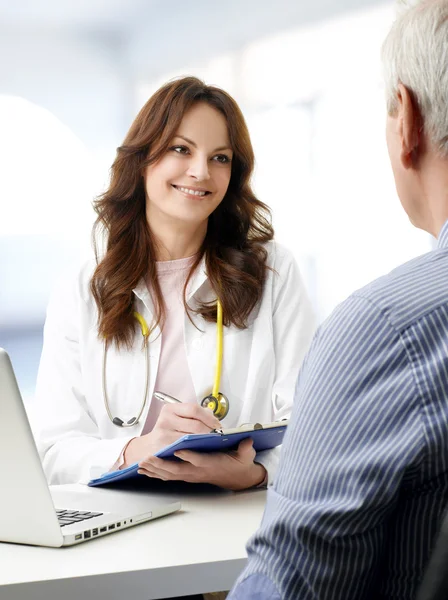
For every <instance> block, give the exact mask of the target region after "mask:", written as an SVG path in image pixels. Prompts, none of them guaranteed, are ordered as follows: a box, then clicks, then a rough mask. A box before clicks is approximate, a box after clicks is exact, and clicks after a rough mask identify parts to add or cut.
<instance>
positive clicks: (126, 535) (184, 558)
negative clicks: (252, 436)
mask: <svg viewBox="0 0 448 600" xmlns="http://www.w3.org/2000/svg"><path fill="white" fill-rule="evenodd" d="M65 487H66V489H72V488H73V489H76V486H65ZM96 491H97V493H98V494H104V493H107V490H104V489H101V488H96ZM165 492H166V488H165V489H163V493H162V491H161V490H159V491H158V493H160V494H162V495H163V494H164V493H165ZM169 492H170V494H173V495H174V496H175V497H177V498H179V499H180V501H181V503H182V510H181V511H180V512H178V513H174V514H171V515H168V516H166V517H162V518H161V519H156V520H154V521H150V522H148V523H144V524H142V525H137V526H136V527H132V528H130V529H127V530H124V531H120V532H117V533H114V534H111V535H108V536H105V537H103V538H98V539H95V540H92V541H89V542H86V543H83V544H80V545H78V546H72V547H68V548H40V547H34V546H22V545H18V544H1V543H0V599H1V600H75V599H76V600H79V599H80V598H84V599H86V600H91V599H92V600H103V599H104V600H106V599H108V600H115V599H117V600H153V599H155V598H169V597H171V596H180V595H183V594H186V595H187V594H196V593H201V592H212V591H221V590H228V589H230V588H231V587H232V584H233V582H234V581H235V579H236V577H237V575H238V574H239V572H240V571H241V569H242V568H243V566H244V564H245V562H246V552H245V544H246V542H247V540H248V538H249V537H250V536H251V535H252V533H254V531H255V530H256V529H257V527H258V525H259V523H260V520H261V517H262V514H263V509H264V504H265V500H266V492H265V491H264V490H250V491H246V492H240V493H237V494H234V493H230V492H221V491H219V490H217V489H209V488H207V489H205V490H204V489H203V488H201V489H199V488H187V489H186V488H185V486H184V487H182V488H175V489H174V490H172V489H170V490H169ZM136 493H137V494H139V498H141V500H142V502H143V503H144V502H145V494H146V495H147V493H148V492H145V491H137V492H135V491H131V492H130V491H128V490H127V489H124V490H120V494H123V496H122V498H124V499H125V498H126V495H127V494H133V497H134V498H135V494H136ZM30 501H31V502H32V498H30ZM146 502H147V499H146ZM36 518H38V516H37V515H36Z"/></svg>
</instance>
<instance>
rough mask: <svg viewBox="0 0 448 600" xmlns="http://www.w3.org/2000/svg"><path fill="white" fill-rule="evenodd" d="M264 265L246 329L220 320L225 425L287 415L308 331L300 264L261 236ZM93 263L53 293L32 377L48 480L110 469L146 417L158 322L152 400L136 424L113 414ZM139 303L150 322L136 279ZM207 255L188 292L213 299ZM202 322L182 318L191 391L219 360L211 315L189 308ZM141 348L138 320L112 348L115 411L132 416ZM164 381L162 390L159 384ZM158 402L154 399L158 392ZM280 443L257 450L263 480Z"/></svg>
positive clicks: (207, 385) (141, 370) (310, 323)
mask: <svg viewBox="0 0 448 600" xmlns="http://www.w3.org/2000/svg"><path fill="white" fill-rule="evenodd" d="M267 250H268V261H267V264H268V265H269V266H271V267H273V269H274V272H272V271H269V272H268V275H267V280H266V284H265V288H264V293H263V298H262V301H261V303H260V304H259V305H258V306H257V307H256V308H255V309H254V311H253V313H252V314H251V316H250V320H249V322H250V325H249V327H248V329H245V330H238V329H237V328H235V327H233V326H231V327H228V328H224V349H223V353H224V356H223V367H222V378H221V391H222V392H223V393H224V394H226V395H227V397H228V399H229V403H230V410H229V413H228V415H227V416H226V417H225V419H224V420H223V421H222V425H223V427H236V426H238V425H240V424H242V423H250V422H261V423H263V422H269V421H273V420H277V419H281V418H284V417H288V416H289V415H290V412H291V406H292V402H293V396H294V387H295V382H296V378H297V375H298V371H299V367H300V365H301V363H302V360H303V357H304V355H305V352H306V350H307V349H308V346H309V345H310V342H311V338H312V335H313V333H314V329H315V324H314V317H313V312H312V309H311V305H310V302H309V300H308V296H307V294H306V291H305V288H304V285H303V282H302V279H301V276H300V274H299V270H298V267H297V264H296V262H295V260H294V258H293V257H292V255H291V254H290V252H289V251H287V250H286V249H285V248H283V247H282V246H280V245H278V244H277V243H275V242H269V243H268V244H267ZM93 269H94V263H93V261H90V262H89V263H87V264H86V265H85V266H84V267H83V268H82V269H81V271H80V272H79V273H78V274H76V276H75V277H67V278H65V279H66V280H65V281H64V282H62V284H61V285H59V286H58V287H57V289H56V290H55V292H54V293H53V295H52V298H51V300H50V303H49V306H48V311H47V319H46V323H45V328H44V347H43V351H42V357H41V362H40V367H39V373H38V378H37V387H36V417H35V418H36V419H37V420H35V421H34V423H33V427H34V429H35V434H36V438H37V443H38V448H39V452H40V455H41V459H42V462H43V465H44V469H45V472H46V475H47V478H48V480H49V482H50V483H52V484H62V483H73V482H83V483H86V482H87V481H88V480H89V479H91V478H92V477H97V476H99V475H100V474H102V473H104V472H106V471H108V470H109V469H110V468H111V467H112V466H113V464H114V463H115V461H116V460H117V458H118V457H119V455H120V453H121V451H122V449H123V447H124V445H125V444H126V443H127V442H128V441H129V440H130V439H131V438H133V437H135V436H138V435H140V433H141V431H142V429H143V425H144V423H145V421H146V416H147V414H148V410H149V405H150V402H151V398H152V394H153V391H154V384H155V379H156V374H157V368H158V363H159V356H160V347H161V336H160V330H158V329H157V330H156V331H155V332H154V333H153V334H152V335H151V338H150V346H149V363H150V364H149V372H150V379H149V391H148V401H147V404H146V407H145V411H144V412H143V415H142V417H141V419H140V422H139V423H138V424H137V425H136V426H134V427H132V428H121V427H117V426H116V425H114V424H113V423H111V421H110V420H109V417H108V416H107V414H106V410H105V407H104V402H103V392H102V358H103V343H102V341H101V340H100V339H99V338H98V335H97V309H96V305H95V302H94V300H93V297H92V295H91V293H90V290H89V283H90V278H91V276H92V273H93ZM134 294H135V309H136V310H137V311H138V312H140V313H141V314H142V315H143V316H144V318H145V319H146V321H147V322H148V324H149V323H151V321H152V314H153V313H152V311H153V304H152V301H151V296H150V294H149V292H148V289H147V287H146V284H145V283H144V282H143V281H142V282H141V283H140V284H139V285H138V287H137V288H136V289H135V290H134ZM213 298H214V296H213V292H212V290H211V286H210V284H209V281H208V279H207V275H206V272H205V262H204V261H203V262H202V264H200V265H199V267H198V269H197V270H196V274H195V275H194V276H193V278H192V280H191V282H190V285H189V288H188V291H187V299H188V302H189V304H190V306H195V302H196V301H197V300H199V299H208V300H211V299H213ZM193 319H194V321H195V323H196V324H197V326H198V328H199V329H196V327H194V325H193V324H192V323H191V322H190V320H189V319H188V317H187V315H185V319H184V340H185V350H186V354H187V360H188V365H189V368H190V372H191V376H192V380H193V385H194V388H195V390H196V394H197V398H198V400H199V401H200V400H201V399H202V398H203V397H204V396H206V395H207V394H209V393H211V389H212V385H213V376H214V368H215V348H216V324H215V323H205V322H204V321H203V320H202V318H201V317H198V316H193ZM144 360H145V354H144V352H143V351H142V336H141V333H140V328H139V327H136V337H135V343H134V346H133V348H132V350H131V351H129V350H125V349H123V350H120V351H118V350H116V349H115V348H114V347H111V348H109V350H108V354H107V391H108V398H109V405H110V408H111V412H112V414H113V415H114V416H119V417H120V418H121V419H123V420H128V419H129V418H131V417H133V416H135V415H136V414H137V413H138V411H139V409H140V406H141V402H142V396H143V388H144V380H145V362H144ZM162 391H163V390H162ZM154 401H155V402H156V401H157V400H154ZM278 454H279V449H274V450H268V451H264V452H260V453H258V455H257V462H260V463H261V464H263V465H264V466H265V468H266V470H267V471H268V479H269V482H270V483H271V482H272V477H273V475H274V473H275V469H276V466H277V462H278Z"/></svg>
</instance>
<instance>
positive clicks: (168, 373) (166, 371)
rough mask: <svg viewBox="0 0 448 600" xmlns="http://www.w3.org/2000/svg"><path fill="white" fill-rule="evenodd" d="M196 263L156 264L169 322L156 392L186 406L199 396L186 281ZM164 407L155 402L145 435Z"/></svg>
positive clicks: (185, 259)
mask: <svg viewBox="0 0 448 600" xmlns="http://www.w3.org/2000/svg"><path fill="white" fill-rule="evenodd" d="M195 259H196V256H189V257H188V258H180V259H178V260H168V261H163V262H157V263H156V265H157V274H158V278H159V284H160V289H161V292H162V296H163V299H164V301H165V310H166V318H165V323H164V326H163V331H162V344H161V350H160V359H159V368H158V369H157V378H156V383H155V386H154V391H155V392H163V393H164V394H168V395H169V396H174V398H178V399H179V400H181V401H182V402H196V392H195V390H194V386H193V380H192V378H191V375H190V370H189V368H188V362H187V353H186V352H185V343H184V319H185V307H184V303H183V297H184V294H183V291H184V285H185V281H186V279H187V276H188V273H189V271H190V268H191V265H192V264H193V262H194V261H195ZM148 287H149V286H148ZM162 406H163V404H162V402H160V401H159V400H157V399H156V398H152V399H151V404H150V407H149V412H148V416H147V418H146V423H145V425H144V427H143V431H142V434H141V435H145V434H146V433H148V432H150V431H152V429H153V428H154V425H155V424H156V421H157V418H158V416H159V414H160V411H161V409H162Z"/></svg>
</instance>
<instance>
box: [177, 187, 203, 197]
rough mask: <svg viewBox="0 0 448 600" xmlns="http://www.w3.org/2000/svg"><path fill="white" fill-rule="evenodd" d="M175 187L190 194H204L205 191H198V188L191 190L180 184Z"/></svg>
mask: <svg viewBox="0 0 448 600" xmlns="http://www.w3.org/2000/svg"><path fill="white" fill-rule="evenodd" d="M176 188H177V189H178V190H179V191H180V192H184V193H185V194H191V195H192V196H205V194H206V192H200V191H199V190H191V189H189V188H184V187H180V186H176Z"/></svg>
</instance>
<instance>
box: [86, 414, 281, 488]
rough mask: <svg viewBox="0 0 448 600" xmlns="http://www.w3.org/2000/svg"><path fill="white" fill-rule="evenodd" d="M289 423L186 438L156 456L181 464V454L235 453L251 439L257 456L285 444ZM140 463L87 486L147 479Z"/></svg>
mask: <svg viewBox="0 0 448 600" xmlns="http://www.w3.org/2000/svg"><path fill="white" fill-rule="evenodd" d="M287 425H288V421H283V422H282V423H281V424H280V423H269V424H268V425H259V424H258V423H257V424H256V425H253V426H250V428H249V427H247V426H246V427H243V428H237V429H230V430H223V433H204V434H187V435H184V436H183V437H181V438H180V439H178V440H177V442H174V443H173V444H170V445H169V446H165V448H162V449H161V450H159V451H158V452H156V454H155V456H157V457H159V458H165V459H168V460H180V459H178V458H176V457H175V456H174V453H175V452H177V451H178V450H193V451H194V452H223V451H226V450H234V449H235V448H236V447H237V446H238V444H239V443H240V442H241V440H244V439H246V438H251V439H252V440H253V442H254V449H255V451H256V452H261V451H262V450H270V449H271V448H275V447H276V446H279V445H280V444H281V443H282V441H283V436H284V434H285V431H286V427H287ZM137 471H138V463H135V464H133V465H131V466H130V467H127V469H122V470H120V471H110V472H107V473H104V474H103V475H102V476H101V477H99V478H98V479H92V480H91V481H89V483H88V485H89V486H91V487H95V486H98V485H104V484H106V483H113V482H114V481H123V480H124V479H130V478H136V477H146V475H139V474H138V473H137Z"/></svg>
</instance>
